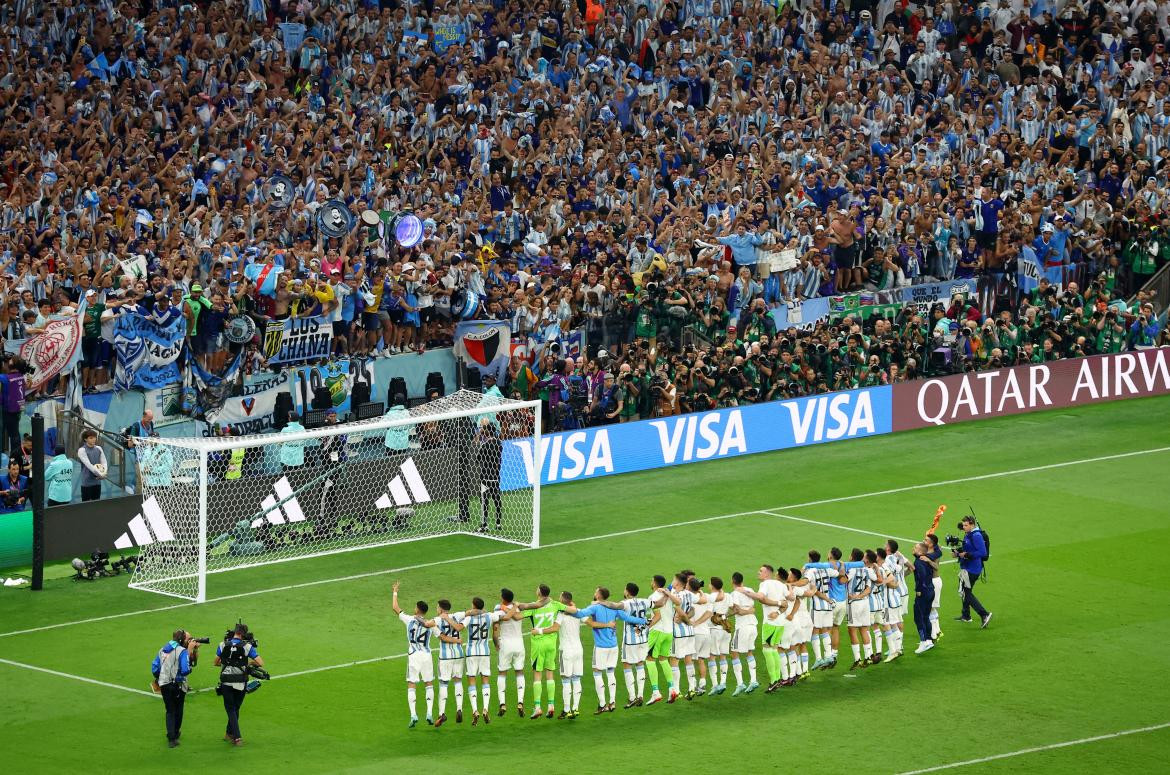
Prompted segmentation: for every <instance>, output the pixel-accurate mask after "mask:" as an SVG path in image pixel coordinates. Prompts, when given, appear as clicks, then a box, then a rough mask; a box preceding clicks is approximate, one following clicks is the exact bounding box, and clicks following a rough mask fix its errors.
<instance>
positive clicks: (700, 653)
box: [695, 630, 711, 659]
mask: <svg viewBox="0 0 1170 775" xmlns="http://www.w3.org/2000/svg"><path fill="white" fill-rule="evenodd" d="M695 656H696V657H697V658H699V659H706V658H707V657H709V656H711V631H710V630H704V631H702V632H700V631H698V630H696V631H695Z"/></svg>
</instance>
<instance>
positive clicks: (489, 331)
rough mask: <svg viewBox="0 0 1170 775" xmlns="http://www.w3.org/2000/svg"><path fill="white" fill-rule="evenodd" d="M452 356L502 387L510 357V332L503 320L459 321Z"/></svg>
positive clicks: (456, 325) (456, 326)
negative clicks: (492, 378)
mask: <svg viewBox="0 0 1170 775" xmlns="http://www.w3.org/2000/svg"><path fill="white" fill-rule="evenodd" d="M455 357H456V358H459V359H460V360H462V361H463V363H464V365H466V366H467V367H468V368H473V369H476V370H478V371H479V373H480V374H484V375H486V374H494V375H495V377H496V380H497V381H498V382H499V383H500V384H501V385H502V384H503V382H504V379H505V378H506V377H507V374H508V362H509V361H510V360H511V357H512V329H511V328H510V327H509V326H508V323H507V321H502V320H461V321H459V322H458V323H456V324H455Z"/></svg>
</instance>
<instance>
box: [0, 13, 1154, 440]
mask: <svg viewBox="0 0 1170 775" xmlns="http://www.w3.org/2000/svg"><path fill="white" fill-rule="evenodd" d="M777 5H778V6H779V8H777ZM1168 14H1170V5H1167V4H1165V3H1161V4H1159V3H1155V2H1152V0H1132V2H1123V1H1122V0H1114V1H1113V2H1104V3H1103V2H1096V1H1095V2H1089V3H1080V2H1075V1H1074V2H1062V1H1061V0H1037V2H1033V3H1030V4H1025V3H1022V2H1019V0H999V1H998V2H997V3H983V4H981V5H978V6H976V5H973V4H970V3H966V2H939V3H914V2H904V1H903V0H899V1H898V2H888V0H887V1H885V2H881V3H872V2H867V0H854V1H853V2H852V3H851V4H846V3H828V4H821V3H800V4H792V3H787V2H779V3H777V4H773V3H771V2H744V0H730V1H729V0H685V2H682V3H675V2H658V1H651V0H647V1H646V2H633V1H624V2H609V3H597V2H595V1H594V0H582V1H581V2H577V3H559V4H558V3H546V2H538V3H521V2H515V1H514V0H497V1H496V2H492V3H485V2H478V3H475V2H462V3H457V2H442V1H440V2H434V3H423V4H405V3H399V2H396V1H395V0H385V1H383V2H380V3H371V2H352V1H346V0H342V1H341V2H330V3H308V2H282V1H279V0H277V1H274V2H271V3H265V2H263V0H248V1H247V2H211V3H206V2H196V3H183V4H180V3H177V2H169V1H163V2H150V1H149V0H143V2H139V3H129V2H124V3H114V2H108V1H107V2H103V3H98V4H92V5H87V4H81V3H78V2H75V0H56V1H54V2H44V1H43V0H25V1H24V2H19V3H13V4H8V5H5V6H4V7H3V8H2V9H0V42H2V43H0V47H2V51H0V60H2V61H3V64H4V72H5V75H4V76H3V79H0V83H2V84H3V92H2V94H0V115H2V116H3V118H4V121H3V124H2V128H0V159H2V161H0V199H3V204H2V206H0V251H2V254H3V255H2V259H0V260H2V262H3V265H4V266H3V271H4V273H5V274H4V276H3V277H0V293H3V295H4V303H3V304H2V305H0V323H2V324H3V330H4V336H5V339H7V340H11V341H15V340H19V339H22V338H24V337H26V336H28V335H30V334H33V333H36V331H38V330H39V328H40V327H41V326H43V325H44V324H45V322H46V321H48V320H51V319H53V318H54V317H57V316H68V315H70V314H76V312H77V309H78V306H79V304H80V302H81V300H82V299H83V298H85V299H86V300H87V302H88V304H87V307H86V312H85V340H86V341H85V344H86V347H85V352H86V370H85V383H86V387H87V388H93V387H97V386H100V385H103V384H105V383H107V382H108V381H109V377H110V372H111V367H112V361H113V360H114V358H113V348H112V347H111V346H110V345H111V339H112V320H113V318H114V317H115V316H116V315H117V314H120V313H122V312H124V311H126V310H128V309H132V310H137V311H140V312H143V313H144V314H149V315H153V316H155V317H158V318H161V319H169V318H172V317H174V316H176V315H179V314H181V315H183V316H185V317H186V318H187V321H188V344H189V352H191V353H192V354H194V355H195V356H197V357H200V358H201V359H203V365H204V366H206V367H208V368H211V369H212V370H214V369H215V368H217V367H222V366H223V364H224V362H225V361H224V359H223V358H222V357H221V356H219V355H218V353H222V352H223V351H225V350H226V349H227V343H226V341H225V339H224V337H223V330H224V327H225V325H227V324H228V323H229V322H230V319H231V318H232V317H233V316H236V315H240V314H243V315H249V316H252V317H253V318H254V319H255V320H256V321H257V322H263V321H265V320H268V319H281V318H286V317H289V316H308V315H325V316H327V318H328V319H329V320H330V321H332V322H333V327H334V332H335V342H334V347H335V351H336V352H352V353H357V354H373V355H384V354H389V353H393V352H399V351H403V350H409V349H411V348H414V349H421V348H422V347H424V346H426V345H427V344H428V343H430V344H438V343H443V342H445V341H449V340H450V337H451V329H452V319H453V317H455V315H454V314H453V299H455V300H457V301H456V308H455V311H456V312H458V310H459V307H458V302H459V301H461V300H462V299H465V298H466V297H467V296H468V295H472V296H475V297H478V299H479V300H480V301H481V306H480V313H479V316H481V317H483V316H486V317H494V318H500V319H508V320H511V321H512V328H513V331H514V332H515V333H516V334H517V335H527V334H529V333H532V332H538V331H542V330H547V329H548V328H549V327H550V326H553V325H559V327H560V328H561V329H562V330H568V329H571V328H574V327H579V326H584V327H585V328H586V330H587V331H588V332H589V334H590V337H591V341H592V342H593V343H594V348H596V347H597V346H598V343H600V346H602V347H603V349H605V350H606V352H607V353H608V359H607V358H605V357H603V358H601V359H600V361H601V362H598V359H597V358H587V359H585V363H584V364H583V365H582V364H577V363H560V368H559V371H558V367H557V364H558V363H559V361H558V360H557V359H552V360H550V361H549V362H544V361H541V362H538V363H536V364H534V366H533V367H531V368H529V367H527V366H525V365H523V364H521V363H516V364H514V366H513V372H512V373H511V374H510V375H509V377H510V379H509V384H508V385H507V386H506V387H507V388H508V389H509V390H510V391H514V392H519V393H520V394H522V395H527V394H531V393H532V392H536V391H539V392H543V393H544V394H545V395H547V396H548V398H549V402H550V404H553V405H554V406H555V405H556V404H557V403H559V402H560V401H561V400H562V398H563V399H565V400H567V399H568V398H569V397H570V393H571V391H570V390H568V389H567V387H566V386H565V385H562V383H564V382H568V381H569V379H568V378H569V377H570V376H572V375H573V374H574V372H575V371H576V370H578V369H579V370H580V371H581V376H582V377H585V376H588V375H593V377H592V378H593V380H594V383H595V384H593V385H592V386H591V393H590V396H589V400H588V405H589V406H591V407H592V408H593V414H594V415H597V413H598V406H600V405H601V404H600V397H601V394H602V393H603V392H604V391H605V390H606V387H605V382H606V373H613V375H614V377H615V380H614V383H615V385H617V386H620V385H621V384H623V383H627V384H629V385H630V386H631V388H632V389H631V390H627V389H625V388H622V391H625V392H623V395H622V402H621V403H622V406H621V409H620V410H618V413H617V414H616V415H614V414H613V410H614V408H615V407H616V406H617V404H616V403H615V402H611V401H609V399H607V400H606V403H605V404H604V409H603V410H602V411H601V414H602V415H612V416H608V417H605V419H609V420H613V419H619V418H628V417H633V416H635V415H636V416H648V415H649V414H650V413H654V412H659V413H661V412H675V411H686V410H688V409H697V408H704V407H706V406H713V405H727V404H729V403H732V402H742V401H753V400H761V399H765V398H774V397H777V396H778V395H797V394H805V393H809V392H815V391H819V390H828V389H835V388H840V387H847V386H854V385H866V384H877V383H881V382H889V381H898V380H901V379H908V378H913V377H916V376H919V375H921V374H923V373H926V372H929V371H930V369H931V368H932V367H931V365H930V363H931V355H930V353H931V351H933V350H936V349H948V350H949V351H950V354H949V355H946V356H945V357H944V358H942V360H943V361H945V364H940V368H941V367H942V366H944V365H945V366H946V367H947V368H984V367H994V366H997V365H1002V364H1007V363H1016V362H1023V361H1028V362H1031V361H1037V360H1041V359H1050V358H1056V357H1069V356H1075V355H1080V354H1083V353H1090V352H1099V351H1110V350H1116V349H1118V348H1121V347H1137V346H1149V345H1152V344H1155V343H1156V342H1157V341H1158V340H1159V337H1162V338H1163V340H1164V338H1165V333H1164V332H1163V331H1161V330H1160V329H1159V326H1158V324H1157V320H1156V318H1155V317H1154V316H1153V314H1152V311H1151V313H1150V314H1147V313H1146V312H1145V311H1144V309H1143V308H1142V307H1141V304H1140V300H1139V303H1135V304H1134V305H1133V307H1132V308H1125V309H1121V310H1116V311H1115V312H1114V313H1113V315H1112V316H1110V314H1109V312H1108V311H1107V310H1106V309H1105V305H1104V304H1101V305H1098V304H1097V302H1102V301H1103V302H1110V301H1114V300H1117V299H1126V298H1130V297H1131V296H1132V295H1133V294H1134V293H1135V292H1136V291H1137V290H1138V289H1139V288H1140V287H1141V286H1142V285H1143V284H1144V282H1145V281H1146V280H1147V279H1148V278H1150V277H1151V276H1152V274H1153V273H1154V272H1155V271H1156V269H1157V268H1158V267H1159V266H1160V265H1161V264H1162V263H1164V262H1165V261H1166V259H1167V258H1168V257H1170V218H1167V213H1168V212H1170V194H1167V177H1168V175H1170V165H1168V164H1167V160H1168V159H1170V73H1168V72H1167V68H1168V66H1170V62H1168V60H1167V53H1166V45H1167V41H1166V36H1167V30H1170V23H1168V22H1170V20H1168V18H1167V17H1168ZM277 174H279V175H284V176H287V178H288V179H289V180H291V181H292V182H293V184H294V185H295V187H296V188H295V194H294V197H293V198H292V201H291V203H290V204H289V205H288V206H287V207H282V206H278V204H279V203H278V202H275V201H274V200H273V199H272V197H271V193H272V192H271V191H270V190H269V187H268V186H267V185H266V183H268V182H269V181H270V180H271V179H272V176H273V175H277ZM334 199H340V200H342V201H343V202H344V203H346V205H347V206H349V207H350V209H351V210H352V211H353V212H354V213H355V214H356V213H359V212H361V211H363V210H366V209H373V210H376V211H381V210H388V211H391V212H400V211H403V210H406V209H409V210H411V211H412V212H413V213H415V214H417V215H418V216H419V217H420V218H422V219H424V221H423V222H424V239H423V241H422V242H421V243H420V244H419V245H418V246H417V247H415V248H412V249H403V248H401V247H400V246H399V245H397V244H396V243H395V241H394V240H393V239H389V240H386V241H381V240H374V241H368V240H367V239H366V232H365V231H364V230H363V229H362V228H361V227H358V228H357V229H355V230H354V231H353V232H351V233H350V234H349V235H348V236H346V237H344V238H337V239H328V238H326V237H324V236H323V235H322V234H321V232H320V229H319V228H318V224H317V223H316V218H315V214H316V212H317V210H318V209H319V208H320V207H321V206H322V205H323V204H324V203H326V202H328V201H331V200H334ZM1026 266H1035V267H1037V268H1038V270H1039V273H1041V274H1044V273H1047V272H1049V271H1050V270H1052V269H1054V268H1060V267H1063V268H1064V269H1063V270H1062V272H1061V280H1062V281H1061V283H1060V287H1059V288H1058V289H1056V288H1054V289H1053V291H1052V292H1050V293H1047V295H1046V286H1044V285H1042V286H1041V287H1040V288H1039V289H1037V291H1035V292H1033V293H1032V294H1030V295H1026V294H1021V293H1020V292H1018V290H1017V287H1016V280H1017V279H1018V278H1019V277H1021V274H1022V273H1023V272H1024V271H1025V267H1026ZM277 269H279V270H281V271H280V272H279V274H278V279H277V281H276V282H275V283H274V284H273V285H274V287H273V288H272V289H271V290H270V292H258V291H259V290H263V289H262V288H261V289H258V287H257V286H258V284H259V285H261V286H262V285H263V280H262V279H261V278H262V277H264V276H267V275H268V274H269V273H271V272H270V271H269V270H271V271H275V270H277ZM951 278H978V279H980V280H981V281H986V282H991V283H997V284H999V285H1000V286H1002V285H1003V284H1004V283H1006V284H1007V287H1008V293H1007V294H1006V296H1007V298H1008V302H1007V304H1006V306H1004V308H1003V309H1002V310H999V309H997V310H995V315H994V317H993V316H991V315H988V314H984V313H983V311H981V310H980V309H978V307H977V306H976V305H974V304H972V303H971V300H969V299H968V300H956V301H955V302H954V303H953V304H951V305H950V306H949V308H947V309H943V310H942V311H941V313H939V312H934V311H932V312H930V313H929V314H926V315H921V316H915V315H914V314H911V311H910V310H908V311H906V312H905V313H904V314H902V315H900V316H898V317H897V318H896V319H894V320H884V321H883V320H882V319H876V320H874V319H871V320H868V321H866V322H865V324H864V326H862V325H860V324H859V323H860V321H859V320H846V321H840V322H831V323H830V322H825V323H824V324H822V325H819V326H818V327H817V328H816V329H815V330H812V331H797V330H794V329H789V330H780V331H777V330H775V323H774V322H772V317H771V316H770V315H769V314H768V313H769V311H770V310H771V309H772V308H774V307H777V306H780V305H785V304H795V303H799V302H800V301H801V300H803V299H808V298H813V297H817V296H827V295H836V294H841V293H844V292H848V291H852V290H858V289H891V288H897V287H899V286H905V285H908V284H914V283H920V282H923V281H926V280H929V279H944V280H945V279H951ZM258 281H259V283H258ZM1021 296H1022V298H1023V303H1021V304H1017V300H1018V299H1020V297H1021ZM1033 310H1035V311H1033ZM940 314H941V315H942V316H943V317H944V318H945V319H944V320H942V322H941V323H940V322H939V321H940V318H939V315H940ZM686 332H690V334H686ZM935 334H938V335H939V337H938V338H939V339H940V340H942V341H936V340H935ZM685 341H694V342H695V343H696V348H695V349H692V350H688V349H685V347H684V343H685ZM939 345H942V347H941V348H940V346H939ZM249 347H251V348H252V355H251V357H250V358H249V360H248V362H247V365H248V366H249V368H259V367H262V366H263V365H264V364H263V357H262V354H260V353H258V352H256V344H252V345H250V346H249ZM593 351H594V350H593V349H591V351H590V352H591V353H592V352H593ZM626 372H632V375H631V376H630V377H629V379H624V377H625V375H626ZM616 392H621V391H616ZM610 398H613V395H612V394H611V396H610ZM635 405H636V406H635Z"/></svg>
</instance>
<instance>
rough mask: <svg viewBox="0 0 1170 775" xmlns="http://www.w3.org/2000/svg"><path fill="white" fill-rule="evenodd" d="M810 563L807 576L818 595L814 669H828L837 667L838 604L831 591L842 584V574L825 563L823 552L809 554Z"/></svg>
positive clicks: (814, 605)
mask: <svg viewBox="0 0 1170 775" xmlns="http://www.w3.org/2000/svg"><path fill="white" fill-rule="evenodd" d="M808 559H809V562H808V564H806V565H805V566H804V577H805V578H806V579H808V580H809V582H810V583H811V584H812V585H813V586H815V587H816V589H817V592H818V594H817V595H815V596H814V597H813V598H812V627H813V631H812V638H811V643H812V650H813V656H814V657H815V658H816V659H815V661H814V662H813V664H812V669H813V670H825V669H828V668H831V667H833V666H834V665H835V664H836V658H835V657H834V656H833V646H832V633H831V632H830V630H833V629H834V625H833V607H834V605H835V601H834V600H833V598H832V595H831V590H832V586H833V584H834V583H836V584H837V586H840V584H839V583H838V577H839V576H840V575H841V574H840V572H839V571H838V570H836V569H834V568H831V567H828V566H827V564H822V563H821V553H820V552H818V551H817V550H815V549H813V550H811V551H809V553H808Z"/></svg>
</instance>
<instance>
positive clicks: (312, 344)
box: [262, 315, 333, 366]
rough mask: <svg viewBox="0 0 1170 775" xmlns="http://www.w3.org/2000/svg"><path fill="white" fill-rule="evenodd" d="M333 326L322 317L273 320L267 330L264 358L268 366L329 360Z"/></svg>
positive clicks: (266, 327)
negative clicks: (322, 359)
mask: <svg viewBox="0 0 1170 775" xmlns="http://www.w3.org/2000/svg"><path fill="white" fill-rule="evenodd" d="M332 343H333V324H332V323H330V322H329V321H327V320H326V319H325V318H324V317H323V316H321V315H318V316H316V317H310V318H288V319H287V320H270V321H269V322H268V325H266V326H265V327H264V339H263V342H262V345H263V348H264V357H265V358H267V359H268V365H270V366H277V365H285V364H290V363H304V362H305V361H314V360H318V359H321V358H328V357H329V353H330V349H331V345H332Z"/></svg>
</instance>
